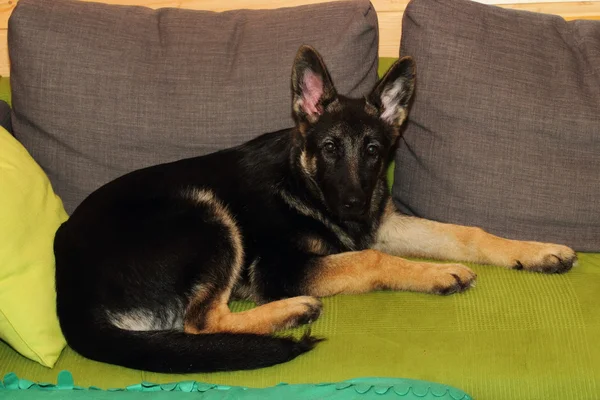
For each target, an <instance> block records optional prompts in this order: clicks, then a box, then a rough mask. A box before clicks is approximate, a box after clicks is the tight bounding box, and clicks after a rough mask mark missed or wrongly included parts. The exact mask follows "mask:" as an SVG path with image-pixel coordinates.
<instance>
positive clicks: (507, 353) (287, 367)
mask: <svg viewBox="0 0 600 400" xmlns="http://www.w3.org/2000/svg"><path fill="white" fill-rule="evenodd" d="M473 268H474V270H475V271H476V272H477V274H478V284H477V287H475V288H473V289H471V290H469V291H467V292H466V293H463V294H457V295H452V296H448V297H440V296H433V295H426V294H417V293H394V292H377V293H371V294H367V295H360V296H336V297H333V298H328V299H325V300H324V304H325V309H324V314H323V316H322V317H321V318H320V319H319V320H318V321H317V322H315V324H314V325H313V332H314V333H315V334H316V335H319V336H324V337H326V338H327V339H328V340H327V341H325V342H324V343H321V344H320V345H319V346H317V348H316V349H315V350H313V351H312V352H310V353H308V354H306V355H303V356H300V357H298V358H297V359H295V360H293V361H292V362H289V363H287V364H283V365H279V366H275V367H271V368H265V369H260V370H256V371H244V372H233V373H214V374H194V375H165V374H155V373H149V372H142V371H134V370H130V369H125V368H120V367H116V366H112V365H106V364H101V363H97V362H94V361H89V360H86V359H84V358H82V357H80V356H79V355H77V354H76V353H75V352H73V351H72V350H71V349H69V348H67V349H65V350H64V352H63V354H62V356H61V358H60V359H59V361H58V363H57V365H56V366H55V368H54V369H52V370H50V369H47V368H45V367H42V366H41V365H39V364H37V363H35V362H32V361H28V360H26V359H24V358H23V357H21V356H20V355H18V354H17V353H15V352H14V351H12V350H11V349H10V348H9V347H8V346H6V345H5V344H2V343H0V360H1V361H0V376H3V375H4V374H6V373H8V372H15V373H16V374H17V375H18V376H20V377H25V378H27V379H30V380H36V381H42V382H56V377H57V374H58V372H59V371H60V370H63V369H66V370H69V371H71V372H72V373H73V375H74V377H75V380H76V382H77V383H78V384H79V385H81V386H99V387H102V388H112V387H126V386H128V385H132V384H137V383H140V382H142V381H147V382H155V383H168V382H174V381H180V380H196V381H201V382H210V383H214V384H223V385H236V386H248V387H267V386H273V385H276V384H278V383H280V382H287V383H290V384H293V383H318V382H339V381H343V380H346V379H351V378H356V377H365V376H380V377H401V378H413V379H422V380H428V381H434V382H439V383H443V384H447V385H451V386H454V387H456V388H460V389H462V390H464V391H465V392H467V393H469V394H470V395H471V396H473V398H475V399H491V400H496V399H499V400H504V399H507V400H508V399H519V400H524V399H535V400H540V399H544V400H547V399H578V400H579V399H596V398H598V396H599V395H600V346H598V342H599V341H600V307H599V301H600V254H585V253H582V254H579V265H578V266H577V267H575V268H574V269H573V270H572V271H571V272H569V273H567V274H565V275H542V274H535V273H528V272H522V271H509V270H504V269H501V268H498V267H491V266H479V265H475V266H473ZM250 306H251V305H250V304H248V303H243V302H238V303H235V304H234V305H233V308H234V310H238V311H239V310H242V309H246V308H248V307H250ZM300 333H301V330H297V331H296V334H300Z"/></svg>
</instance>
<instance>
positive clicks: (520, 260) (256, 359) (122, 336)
mask: <svg viewBox="0 0 600 400" xmlns="http://www.w3.org/2000/svg"><path fill="white" fill-rule="evenodd" d="M291 80H292V84H291V86H292V115H293V117H294V121H295V126H294V127H293V128H291V129H286V130H282V131H278V132H273V133H266V134H264V135H262V136H259V137H257V138H255V139H253V140H251V141H249V142H247V143H245V144H242V145H240V146H238V147H233V148H230V149H227V150H223V151H219V152H216V153H213V154H209V155H205V156H201V157H195V158H189V159H184V160H180V161H176V162H172V163H167V164H161V165H158V166H152V167H148V168H144V169H140V170H137V171H134V172H131V173H129V174H126V175H124V176H122V177H120V178H118V179H116V180H114V181H112V182H110V183H108V184H106V185H104V186H103V187H101V188H99V189H98V190H97V191H95V192H94V193H92V194H91V195H90V196H89V197H87V198H86V199H85V200H84V201H83V202H82V203H81V205H80V206H79V207H78V208H77V209H76V210H75V211H74V213H73V214H72V216H71V217H70V218H69V219H68V220H67V221H66V222H65V223H64V224H62V225H61V226H60V228H59V229H58V231H57V233H56V236H55V241H54V251H55V257H56V291H57V313H58V318H59V321H60V326H61V328H62V331H63V333H64V336H65V338H66V340H67V343H68V344H69V345H70V346H71V347H72V348H73V349H74V350H75V351H77V352H78V353H80V354H81V355H83V356H85V357H87V358H90V359H93V360H97V361H101V362H107V363H112V364H118V365H122V366H125V367H130V368H135V369H141V370H148V371H156V372H171V373H187V372H211V371H224V370H241V369H254V368H261V367H266V366H270V365H274V364H278V363H283V362H286V361H289V360H291V359H293V358H295V357H296V356H298V355H300V354H302V353H304V352H306V351H309V350H310V349H312V348H313V347H314V346H315V345H316V344H317V343H318V342H319V341H320V340H321V339H320V338H316V337H314V336H312V335H311V334H310V333H307V334H305V335H304V336H303V337H301V338H293V337H281V336H274V335H273V334H274V333H275V332H276V331H279V330H282V329H286V328H291V327H296V326H299V325H302V324H307V323H310V322H312V321H314V320H316V319H317V318H318V317H319V315H320V313H321V309H322V304H321V301H320V300H319V298H321V297H325V296H333V295H336V294H340V293H365V292H369V291H373V290H408V291H416V292H425V293H432V294H442V295H448V294H451V293H456V292H462V291H464V290H466V289H468V288H469V287H471V286H473V284H474V282H475V280H476V275H475V273H474V272H473V271H472V270H471V269H469V268H467V267H466V266H464V265H462V264H456V263H451V264H449V263H426V262H421V261H411V260H407V259H404V258H401V257H400V256H408V257H413V258H417V259H418V258H434V259H441V260H454V261H466V262H475V263H485V264H493V265H498V266H502V267H505V268H512V269H523V270H528V271H538V272H546V273H562V272H566V271H568V270H569V269H570V268H571V267H572V265H573V263H574V262H575V260H576V255H575V252H574V251H573V250H571V249H570V248H568V247H566V246H561V245H555V244H546V243H539V242H523V241H515V240H508V239H504V238H500V237H497V236H493V235H491V234H488V233H486V232H484V231H483V230H482V229H479V228H476V227H466V226H458V225H452V224H445V223H438V222H434V221H429V220H424V219H420V218H417V217H411V216H405V215H401V214H400V213H399V212H397V211H396V209H395V207H394V205H393V203H392V201H391V199H390V194H389V191H388V187H387V184H386V178H385V176H386V170H387V165H388V161H389V160H390V154H391V153H392V151H393V149H394V146H395V144H396V142H397V140H398V137H399V136H400V133H401V128H402V125H403V122H404V121H405V119H406V117H407V112H408V108H409V103H410V101H411V97H412V94H413V91H414V85H415V65H414V62H413V60H412V59H411V58H409V57H404V58H401V59H399V60H398V61H396V62H395V63H394V64H393V65H392V66H391V68H390V69H389V71H388V72H387V73H386V74H385V75H384V76H383V77H382V78H381V80H380V81H379V82H378V83H377V84H376V85H375V87H374V88H373V90H372V91H371V93H369V94H368V95H367V96H366V97H364V98H361V99H352V98H348V97H345V96H343V95H340V94H338V92H337V91H336V89H335V87H334V85H333V82H332V79H331V77H330V74H329V72H328V70H327V68H326V66H325V64H324V62H323V60H322V58H321V56H320V55H319V54H318V53H317V52H316V51H315V50H314V49H313V48H311V47H309V46H302V47H301V48H300V49H299V50H298V53H297V55H296V58H295V60H294V63H293V68H292V79H291ZM232 298H240V299H248V300H252V301H254V302H255V303H257V304H258V305H257V306H256V307H255V308H253V309H250V310H248V311H244V312H239V313H232V312H231V311H230V309H229V307H228V302H229V301H230V300H231V299H232Z"/></svg>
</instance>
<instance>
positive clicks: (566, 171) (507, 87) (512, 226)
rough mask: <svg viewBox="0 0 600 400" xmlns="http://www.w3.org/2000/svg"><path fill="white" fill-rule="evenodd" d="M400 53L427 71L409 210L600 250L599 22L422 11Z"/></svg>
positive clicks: (412, 8) (423, 3)
mask: <svg viewBox="0 0 600 400" xmlns="http://www.w3.org/2000/svg"><path fill="white" fill-rule="evenodd" d="M400 52H401V53H402V55H412V56H413V57H414V58H415V59H416V64H417V85H416V96H415V101H414V104H413V108H412V111H411V114H410V121H409V123H408V125H407V127H406V131H405V134H404V137H403V139H402V141H401V143H400V146H399V150H398V152H397V155H396V169H395V184H394V187H393V195H394V200H395V202H396V204H397V206H398V207H399V208H400V210H402V211H403V212H405V213H408V214H413V215H418V216H421V217H426V218H430V219H434V220H439V221H444V222H451V223H458V224H466V225H477V226H480V227H483V228H485V229H487V230H489V231H491V232H492V233H495V234H498V235H503V236H507V237H510V238H515V239H529V240H539V241H549V242H559V243H565V244H567V245H570V246H573V247H574V248H575V249H578V250H582V251H586V250H587V251H600V212H599V207H600V203H599V202H600V86H599V85H600V22H597V21H572V22H566V21H564V20H563V19H562V18H560V17H558V16H551V15H543V14H536V13H529V12H523V11H512V10H505V9H502V8H499V7H494V6H488V5H483V4H479V3H474V2H470V1H467V0H413V1H412V2H411V3H410V4H409V6H408V8H407V10H406V14H405V15H404V20H403V32H402V44H401V51H400Z"/></svg>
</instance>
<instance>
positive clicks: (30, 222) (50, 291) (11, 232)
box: [0, 128, 67, 367]
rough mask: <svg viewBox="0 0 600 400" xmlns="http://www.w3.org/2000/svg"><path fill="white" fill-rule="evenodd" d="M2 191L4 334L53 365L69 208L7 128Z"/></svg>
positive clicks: (1, 143)
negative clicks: (59, 252)
mask: <svg viewBox="0 0 600 400" xmlns="http://www.w3.org/2000/svg"><path fill="white" fill-rule="evenodd" d="M0 193H1V195H0V339H2V340H4V341H5V342H7V343H8V344H9V345H11V346H12V347H13V348H14V349H15V350H17V351H18V352H19V353H21V354H22V355H24V356H25V357H27V358H30V359H32V360H34V361H37V362H39V363H40V364H42V365H44V366H47V367H52V366H54V363H55V362H56V360H57V359H58V357H59V355H60V352H61V351H62V349H63V348H64V346H65V339H64V337H63V335H62V333H61V330H60V327H59V325H58V318H57V316H56V293H55V291H54V253H53V250H52V243H53V240H54V233H55V232H56V229H57V228H58V227H59V225H60V224H61V223H62V222H63V221H65V220H66V219H67V213H66V212H65V210H64V208H63V205H62V202H61V200H60V199H59V198H58V196H56V195H55V194H54V192H53V190H52V187H51V185H50V181H49V180H48V177H47V176H46V174H45V173H44V171H42V169H41V168H40V166H39V165H38V164H37V163H36V162H35V161H34V160H33V158H31V156H30V155H29V153H28V152H27V150H25V148H24V147H23V146H22V145H21V144H20V143H19V142H18V141H17V140H16V139H15V138H14V137H13V136H11V135H10V134H9V133H8V132H7V131H6V130H5V129H4V128H0Z"/></svg>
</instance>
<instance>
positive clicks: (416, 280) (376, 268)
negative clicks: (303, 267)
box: [301, 250, 476, 297]
mask: <svg viewBox="0 0 600 400" xmlns="http://www.w3.org/2000/svg"><path fill="white" fill-rule="evenodd" d="M475 278H476V275H475V273H474V272H473V271H471V270H470V269H469V268H467V267H465V266H464V265H461V264H433V263H425V262H415V261H409V260H405V259H402V258H400V257H395V256H391V255H389V254H385V253H382V252H380V251H377V250H363V251H355V252H347V253H340V254H334V255H330V256H323V257H318V258H316V259H314V260H313V261H312V265H311V266H310V268H309V269H308V273H307V275H306V276H305V278H304V282H303V284H302V289H301V290H302V291H303V292H304V293H306V294H309V295H311V296H318V297H322V296H332V295H335V294H338V293H345V294H350V293H355V294H357V293H366V292H370V291H373V290H378V289H388V290H409V291H415V292H425V293H434V294H451V293H455V292H462V291H463V290H466V289H467V288H469V287H470V286H472V285H473V283H474V282H475Z"/></svg>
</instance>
